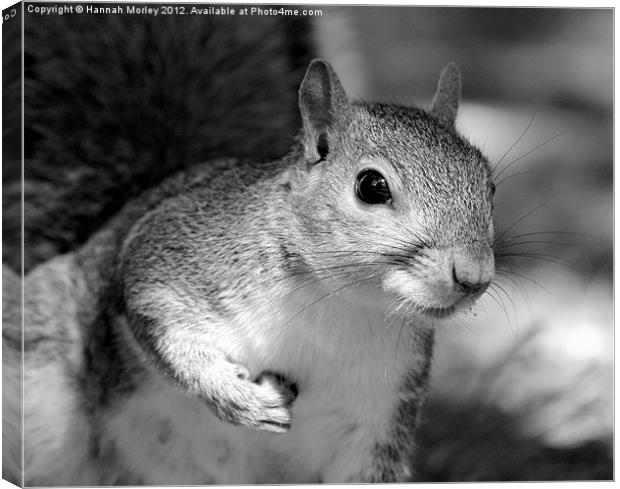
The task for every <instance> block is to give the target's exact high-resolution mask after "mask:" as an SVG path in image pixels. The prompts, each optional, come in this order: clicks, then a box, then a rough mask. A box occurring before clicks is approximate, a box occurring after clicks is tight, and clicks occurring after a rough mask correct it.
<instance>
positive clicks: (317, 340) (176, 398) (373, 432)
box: [107, 290, 422, 484]
mask: <svg viewBox="0 0 620 489" xmlns="http://www.w3.org/2000/svg"><path fill="white" fill-rule="evenodd" d="M272 292H273V290H272ZM287 299H288V300H286V301H282V302H284V305H282V304H274V303H273V302H270V304H269V307H268V308H267V301H266V302H265V303H264V306H263V304H260V305H257V307H256V308H251V307H245V308H243V309H240V310H238V311H235V312H236V314H235V315H234V317H235V319H234V320H232V321H231V323H230V324H229V325H228V328H227V331H228V334H227V335H220V336H219V337H218V338H217V340H216V341H217V342H218V346H219V347H220V348H221V349H222V350H224V351H227V352H229V354H230V355H233V356H234V358H235V360H236V361H239V362H242V363H243V364H244V365H246V366H247V367H248V369H249V370H250V373H251V375H253V376H254V375H258V374H259V373H260V372H261V371H265V370H272V371H276V372H281V373H283V374H284V375H285V376H287V377H288V378H289V379H290V380H292V381H294V382H295V383H296V384H297V388H298V390H299V395H298V397H297V399H296V400H295V402H294V405H293V413H292V427H291V429H290V431H289V432H287V433H285V434H268V433H261V432H255V431H252V430H249V429H246V428H242V427H236V426H232V425H230V424H227V423H224V422H222V421H220V420H218V419H217V418H216V417H215V416H213V415H212V414H211V413H210V412H209V410H208V409H206V408H205V406H204V405H203V404H201V403H200V402H199V401H197V400H195V399H192V398H189V397H187V396H186V395H184V394H183V393H182V392H181V390H180V389H178V388H176V387H174V386H172V385H170V384H169V382H167V381H166V380H165V379H161V378H158V377H156V376H154V377H153V378H152V379H151V380H150V381H149V382H148V383H147V384H146V385H143V386H142V387H141V388H140V389H139V390H138V391H137V392H135V393H134V394H133V396H132V397H131V398H129V399H127V400H125V401H124V406H122V408H121V409H119V410H117V412H116V413H114V414H111V415H110V417H109V419H108V420H107V431H108V435H109V436H111V437H112V438H113V439H116V440H117V446H118V447H119V449H121V450H122V452H123V457H126V460H127V462H128V463H129V464H130V465H131V466H133V468H134V470H136V471H137V472H138V473H144V474H149V478H150V479H149V481H148V482H150V483H153V484H156V483H172V482H174V483H175V484H177V483H252V482H265V483H278V482H280V483H281V482H288V483H291V482H318V481H322V480H329V479H330V478H331V477H334V478H336V479H337V478H338V477H339V474H335V473H334V474H332V473H330V470H342V471H343V473H346V472H347V471H348V470H351V471H355V470H356V465H357V464H359V461H360V460H362V459H364V457H363V455H364V454H365V452H366V451H368V450H372V449H374V443H375V441H376V442H380V441H382V440H387V439H388V438H389V437H390V433H389V432H390V429H391V428H392V426H391V423H392V422H393V418H394V416H393V412H394V410H395V409H396V406H397V403H398V399H399V389H400V388H402V383H403V376H404V375H405V373H406V372H407V369H408V368H409V367H410V366H411V365H412V364H414V363H416V361H419V360H422V359H421V358H420V359H416V358H415V357H416V355H417V353H416V349H415V348H413V349H412V348H411V344H410V341H411V336H410V334H409V333H410V332H408V331H402V330H401V326H402V324H401V323H395V322H393V321H386V320H385V311H384V310H382V309H381V308H380V307H378V306H374V307H369V306H364V305H363V304H362V303H361V302H362V301H360V303H359V304H355V303H352V302H350V299H344V298H343V297H339V296H337V295H334V296H330V297H326V298H324V299H323V300H320V301H319V302H317V303H316V304H314V305H313V306H311V307H308V305H309V304H311V303H314V302H315V301H316V300H317V298H316V297H313V296H311V295H308V293H304V294H301V295H300V294H294V297H290V296H289V297H288V298H287ZM280 306H281V307H280ZM300 310H303V312H301V313H300ZM291 318H293V319H291ZM231 325H233V326H234V327H231ZM407 327H411V325H407ZM420 356H422V354H421V353H420ZM369 440H373V442H372V443H370V444H369ZM334 460H337V463H336V464H334ZM330 466H335V467H337V469H333V468H332V469H328V467H330Z"/></svg>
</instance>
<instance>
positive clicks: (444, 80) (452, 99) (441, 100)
mask: <svg viewBox="0 0 620 489" xmlns="http://www.w3.org/2000/svg"><path fill="white" fill-rule="evenodd" d="M460 98H461V73H460V72H459V69H458V68H457V67H456V65H455V64H454V63H450V64H449V65H448V66H446V67H445V68H444V69H443V71H442V72H441V75H439V82H438V83H437V91H436V92H435V97H434V98H433V105H432V107H431V114H433V115H434V116H435V117H437V118H438V119H439V120H441V121H442V122H443V123H444V124H446V125H448V126H453V125H454V121H455V120H456V113H457V111H458V108H459V100H460Z"/></svg>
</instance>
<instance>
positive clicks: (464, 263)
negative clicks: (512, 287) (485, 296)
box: [452, 252, 495, 295]
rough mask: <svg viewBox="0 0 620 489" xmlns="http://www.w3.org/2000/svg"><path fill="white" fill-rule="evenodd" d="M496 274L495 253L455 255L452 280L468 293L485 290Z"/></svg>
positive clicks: (456, 285)
mask: <svg viewBox="0 0 620 489" xmlns="http://www.w3.org/2000/svg"><path fill="white" fill-rule="evenodd" d="M494 275H495V261H494V259H493V254H492V252H491V253H485V254H484V255H482V256H476V257H472V256H467V255H455V256H454V261H453V264H452V280H453V281H454V285H455V287H456V288H457V289H458V290H460V291H461V292H462V293H464V294H467V295H476V294H480V293H481V292H483V291H484V290H485V289H486V288H487V287H488V286H489V284H490V283H491V280H493V276H494Z"/></svg>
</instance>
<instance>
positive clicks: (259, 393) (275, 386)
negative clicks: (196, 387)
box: [214, 367, 297, 433]
mask: <svg viewBox="0 0 620 489" xmlns="http://www.w3.org/2000/svg"><path fill="white" fill-rule="evenodd" d="M236 379H237V381H236V382H235V383H234V386H231V387H232V388H231V389H226V390H227V392H226V395H224V396H223V397H220V398H219V399H215V402H214V404H215V410H216V414H217V415H218V416H219V417H220V418H221V419H223V420H225V421H228V422H230V423H233V424H237V425H242V426H246V427H248V428H252V429H255V430H259V431H269V432H272V433H285V432H286V431H288V430H289V429H290V427H291V406H292V404H293V401H294V400H295V397H296V396H297V392H296V388H295V386H294V385H291V384H289V383H287V382H286V381H285V380H284V378H283V377H281V376H279V375H277V374H273V373H271V372H264V373H262V374H261V375H260V376H259V377H258V378H257V379H256V381H252V380H250V379H249V374H248V373H247V371H245V369H244V368H243V367H241V368H240V369H238V372H237V375H236Z"/></svg>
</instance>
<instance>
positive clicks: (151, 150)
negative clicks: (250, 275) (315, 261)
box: [3, 14, 313, 271]
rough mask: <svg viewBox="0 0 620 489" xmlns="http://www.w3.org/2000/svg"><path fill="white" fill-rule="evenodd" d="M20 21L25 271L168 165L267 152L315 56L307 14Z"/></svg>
mask: <svg viewBox="0 0 620 489" xmlns="http://www.w3.org/2000/svg"><path fill="white" fill-rule="evenodd" d="M26 21H27V22H26V24H25V41H24V42H25V45H24V49H25V74H24V77H25V81H24V87H25V107H24V109H25V113H24V117H25V120H24V123H25V124H24V125H25V138H26V139H25V155H24V156H25V183H24V192H25V195H24V205H25V209H24V225H25V229H24V233H25V236H24V239H25V253H26V256H25V269H26V271H28V269H30V268H32V267H33V266H34V265H36V264H37V263H40V262H41V261H43V260H45V259H47V258H49V257H51V256H54V255H56V254H58V253H62V252H66V251H69V250H72V249H74V248H75V247H76V246H78V245H79V244H80V243H83V242H84V241H85V240H86V239H87V238H88V236H90V235H91V234H92V232H93V231H94V230H96V229H97V228H99V227H100V226H101V225H102V223H103V222H105V221H106V220H107V219H108V218H109V217H110V216H112V215H113V214H114V213H115V212H117V211H118V210H119V209H120V208H121V207H122V205H123V204H124V203H126V202H127V200H129V199H130V198H131V197H133V196H135V195H136V194H138V193H139V192H140V191H142V190H143V189H145V188H147V187H150V186H152V185H154V184H155V183H157V182H159V181H160V180H162V179H163V178H164V177H166V176H167V175H169V174H171V173H173V172H175V171H177V170H179V169H182V168H185V167H186V166H188V165H191V164H194V163H198V162H201V161H204V160H206V159H208V158H211V157H215V156H251V157H252V158H258V159H262V158H275V157H278V156H281V155H282V154H283V153H285V152H286V150H287V148H288V147H289V146H290V144H291V143H292V141H293V139H294V137H295V135H296V132H297V127H298V125H299V124H298V120H297V118H298V114H297V108H296V107H297V106H296V104H297V99H296V97H297V86H298V84H299V81H300V80H301V78H302V76H303V70H304V68H305V66H306V64H307V63H308V61H309V59H311V58H312V57H313V52H312V51H313V49H312V46H311V44H312V43H311V41H310V39H311V35H310V34H311V32H310V29H311V26H310V24H309V22H308V21H307V20H305V19H299V18H298V19H290V18H277V17H243V16H225V17H224V16H219V17H214V16H156V17H153V16H146V15H145V16H130V15H126V16H122V15H96V14H92V15H82V16H79V15H63V16H28V17H27V18H26ZM17 117H18V114H14V118H17ZM7 125H9V126H12V125H16V126H17V127H18V126H19V120H9V121H7ZM5 163H7V162H5ZM8 163H10V162H8ZM14 167H15V166H14V165H13V168H14ZM4 178H5V181H4V199H3V200H4V202H3V206H4V214H5V215H4V234H5V239H4V242H5V246H4V248H5V251H4V256H3V259H4V261H5V263H7V264H9V265H10V266H11V267H13V268H14V269H15V270H17V269H18V266H19V260H20V254H19V249H16V248H17V247H16V246H15V245H13V246H6V244H7V243H9V244H10V243H18V242H19V239H18V236H19V233H20V227H21V218H20V214H19V205H18V202H19V200H20V192H21V182H20V178H19V172H10V174H9V175H8V176H7V174H6V173H5V177H4Z"/></svg>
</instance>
